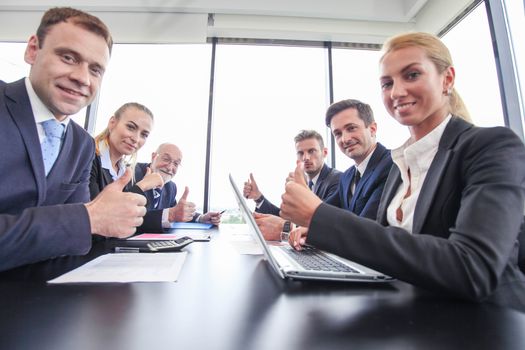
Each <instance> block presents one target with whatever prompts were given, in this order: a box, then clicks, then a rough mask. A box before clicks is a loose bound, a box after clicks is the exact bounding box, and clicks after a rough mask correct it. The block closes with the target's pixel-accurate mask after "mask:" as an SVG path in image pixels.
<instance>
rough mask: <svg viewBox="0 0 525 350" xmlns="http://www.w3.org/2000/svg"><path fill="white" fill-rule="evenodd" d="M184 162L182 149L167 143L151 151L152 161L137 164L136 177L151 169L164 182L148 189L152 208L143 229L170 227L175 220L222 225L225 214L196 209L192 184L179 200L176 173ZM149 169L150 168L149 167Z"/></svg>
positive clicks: (148, 198) (142, 175)
mask: <svg viewBox="0 0 525 350" xmlns="http://www.w3.org/2000/svg"><path fill="white" fill-rule="evenodd" d="M181 162H182V152H181V150H180V149H179V147H177V146H176V145H174V144H171V143H163V144H161V145H160V146H159V147H158V148H157V151H155V152H153V154H152V155H151V163H137V165H136V167H135V181H137V182H138V181H140V180H142V179H143V178H144V176H145V175H146V173H147V172H148V171H152V172H154V173H158V174H160V176H161V177H162V179H163V180H164V186H163V187H162V188H159V189H152V190H149V191H145V192H144V194H145V195H146V199H147V201H148V202H147V204H146V208H147V209H148V212H147V213H146V215H145V216H144V223H143V224H142V226H141V227H140V230H141V231H148V232H162V231H163V229H165V228H170V225H171V223H172V222H187V221H191V222H200V223H208V224H213V225H218V224H219V223H220V222H221V214H220V213H218V212H214V211H210V212H207V213H206V214H200V213H197V212H195V204H194V203H192V202H190V201H188V199H187V197H188V193H189V189H188V187H186V188H185V190H184V193H183V195H182V197H181V198H180V200H179V201H178V202H177V199H176V196H177V185H175V183H174V182H173V181H171V180H172V179H173V177H174V176H175V174H176V173H177V170H178V168H179V166H180V164H181ZM148 169H149V170H148Z"/></svg>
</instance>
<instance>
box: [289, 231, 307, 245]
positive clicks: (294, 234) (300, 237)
mask: <svg viewBox="0 0 525 350" xmlns="http://www.w3.org/2000/svg"><path fill="white" fill-rule="evenodd" d="M306 236H308V228H306V227H302V226H299V227H297V228H295V229H293V230H292V231H290V235H289V236H288V243H289V244H290V245H291V246H292V247H293V248H294V249H295V250H301V249H303V246H304V245H305V244H306Z"/></svg>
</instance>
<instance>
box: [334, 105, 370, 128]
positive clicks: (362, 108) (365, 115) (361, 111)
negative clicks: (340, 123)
mask: <svg viewBox="0 0 525 350" xmlns="http://www.w3.org/2000/svg"><path fill="white" fill-rule="evenodd" d="M348 108H354V109H356V110H357V114H358V115H359V118H361V120H362V121H364V122H365V126H366V127H368V126H369V125H370V124H372V123H373V122H374V121H375V120H374V112H372V108H370V106H369V105H367V104H366V103H364V102H361V101H359V100H352V99H348V100H342V101H339V102H335V103H332V104H331V105H330V107H328V109H327V110H326V117H325V123H326V126H328V127H330V122H331V121H332V118H333V117H334V115H336V114H337V113H339V112H342V111H344V110H345V109H348Z"/></svg>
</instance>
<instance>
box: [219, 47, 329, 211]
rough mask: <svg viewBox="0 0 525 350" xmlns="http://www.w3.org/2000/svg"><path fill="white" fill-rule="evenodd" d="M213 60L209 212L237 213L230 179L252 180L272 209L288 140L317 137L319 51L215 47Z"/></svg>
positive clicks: (288, 164) (288, 167) (322, 85)
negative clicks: (307, 132)
mask: <svg viewBox="0 0 525 350" xmlns="http://www.w3.org/2000/svg"><path fill="white" fill-rule="evenodd" d="M216 58H217V61H216V68H215V72H216V76H215V89H214V91H215V94H214V108H213V113H214V117H213V118H214V125H213V130H214V134H213V144H212V150H213V151H212V159H213V161H212V169H211V188H210V192H211V200H210V203H211V208H212V209H214V208H215V209H218V208H234V207H237V204H236V202H235V198H234V197H233V194H232V192H231V189H230V186H229V181H228V173H230V172H231V173H232V175H233V177H234V178H235V180H236V181H237V184H238V185H239V187H242V185H243V182H244V181H245V180H247V179H248V177H249V174H250V173H253V174H254V177H255V179H256V181H257V184H258V186H259V189H260V190H261V192H263V193H264V195H265V197H267V198H268V199H269V200H270V201H271V202H272V203H274V204H275V205H280V203H281V194H282V193H283V192H284V183H285V179H286V176H287V174H288V172H289V171H292V170H293V169H294V167H295V159H296V156H295V143H294V137H295V135H297V134H298V133H299V131H300V130H301V129H315V130H317V131H318V132H320V133H321V134H322V135H323V136H324V134H325V130H326V128H325V126H324V112H325V109H326V106H327V104H328V102H327V92H326V91H327V89H326V81H327V80H326V69H325V62H326V57H325V49H323V48H306V47H285V46H251V45H250V46H248V45H224V44H219V45H217V51H216ZM325 141H326V137H325ZM250 202H251V203H250V205H254V203H253V201H250Z"/></svg>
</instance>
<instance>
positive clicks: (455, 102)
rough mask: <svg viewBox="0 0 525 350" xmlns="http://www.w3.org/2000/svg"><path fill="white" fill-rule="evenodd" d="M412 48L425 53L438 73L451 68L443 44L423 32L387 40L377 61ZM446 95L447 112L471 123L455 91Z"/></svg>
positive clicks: (449, 58) (446, 49)
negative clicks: (397, 51) (401, 50)
mask: <svg viewBox="0 0 525 350" xmlns="http://www.w3.org/2000/svg"><path fill="white" fill-rule="evenodd" d="M413 46H416V47H419V48H421V49H422V50H423V51H425V53H426V55H427V57H428V58H429V59H430V60H431V61H432V62H433V63H434V65H435V66H436V68H437V71H438V72H439V73H443V72H444V71H445V70H446V69H447V68H448V67H452V66H453V63H452V56H451V55H450V51H449V50H448V48H447V47H446V46H445V44H443V42H442V41H441V40H440V39H439V38H438V37H437V36H435V35H432V34H429V33H423V32H414V33H405V34H400V35H396V36H393V37H391V38H389V39H388V40H387V41H386V42H385V43H384V44H383V47H382V49H381V51H382V52H383V55H382V56H381V59H380V60H379V61H380V62H381V61H383V59H384V57H385V56H386V55H387V54H388V53H390V52H392V51H396V50H399V49H403V48H406V47H413ZM447 95H448V96H449V112H450V113H451V114H453V115H456V116H458V117H460V118H463V119H464V120H466V121H468V122H472V120H471V118H470V113H469V112H468V110H467V107H466V106H465V103H464V102H463V100H462V99H461V96H459V93H458V92H457V91H456V89H455V88H452V91H450V94H448V93H447Z"/></svg>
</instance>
